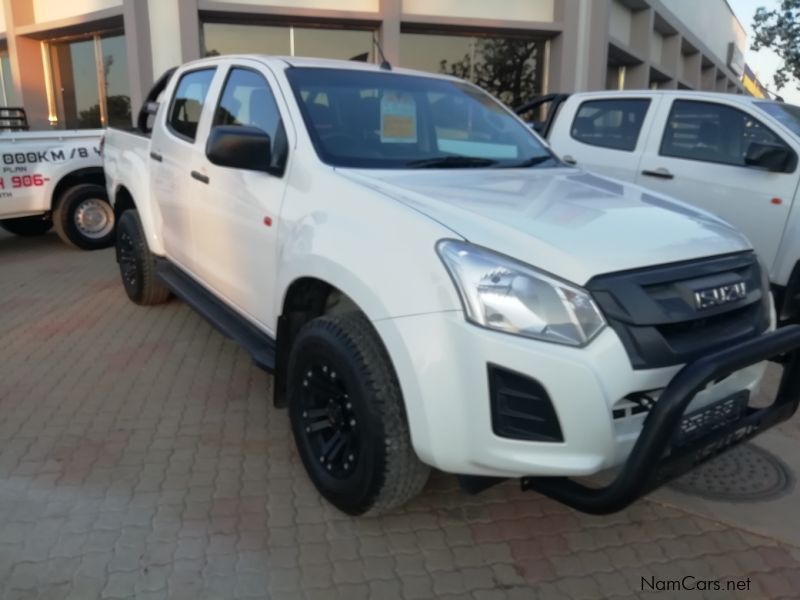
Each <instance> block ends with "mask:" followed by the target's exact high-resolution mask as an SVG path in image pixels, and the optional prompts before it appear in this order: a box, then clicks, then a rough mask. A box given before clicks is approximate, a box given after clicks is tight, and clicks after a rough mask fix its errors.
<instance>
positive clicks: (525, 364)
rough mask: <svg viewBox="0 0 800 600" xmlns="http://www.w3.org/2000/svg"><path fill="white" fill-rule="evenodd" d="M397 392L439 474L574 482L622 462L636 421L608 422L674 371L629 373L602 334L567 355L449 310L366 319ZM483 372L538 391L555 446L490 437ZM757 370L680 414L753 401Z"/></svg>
mask: <svg viewBox="0 0 800 600" xmlns="http://www.w3.org/2000/svg"><path fill="white" fill-rule="evenodd" d="M374 325H375V327H376V329H377V330H378V333H379V334H380V337H381V339H382V340H383V342H384V344H385V346H386V348H387V350H388V352H389V355H390V357H391V359H392V363H393V365H394V367H395V371H396V373H397V376H398V380H399V383H400V386H401V389H402V391H403V397H404V399H405V405H406V413H407V417H408V421H409V425H410V430H411V439H412V443H413V445H414V449H415V451H416V453H417V455H418V456H419V457H420V459H421V460H423V461H424V462H426V463H427V464H429V465H431V466H433V467H436V468H437V469H439V470H442V471H445V472H448V473H456V474H459V475H470V476H486V477H505V478H508V477H513V478H518V477H525V476H529V475H536V476H543V477H582V476H587V475H594V474H597V473H598V472H601V471H604V470H606V469H609V468H612V467H617V466H619V465H621V464H623V463H624V462H625V460H626V459H627V458H628V456H629V455H630V452H631V449H632V448H633V446H634V443H635V442H636V439H637V437H638V435H639V432H640V431H641V429H642V425H643V422H644V420H645V416H646V414H637V415H635V416H626V417H625V418H623V419H618V418H617V417H615V416H614V413H615V412H617V409H618V408H619V407H620V405H621V403H622V404H624V403H625V398H626V397H627V396H628V395H630V394H632V393H635V392H640V391H644V390H663V389H665V388H666V387H667V385H668V384H669V382H670V381H671V380H672V379H673V378H674V377H675V375H676V374H677V373H678V371H679V370H680V366H673V367H664V368H659V369H634V368H633V367H632V366H631V362H630V359H629V357H628V355H627V353H626V351H625V348H624V347H623V345H622V343H621V342H620V340H619V338H618V337H617V335H616V333H615V332H614V331H612V330H610V329H606V330H605V331H604V332H603V333H601V334H600V335H599V336H598V337H597V338H596V339H595V340H593V341H592V343H591V344H589V345H588V346H586V347H583V348H572V347H568V346H560V345H557V344H550V343H546V342H539V341H536V340H530V339H525V338H522V337H519V336H513V335H508V334H505V333H500V332H496V331H491V330H488V329H483V328H480V327H476V326H475V325H472V324H470V323H468V322H467V321H466V320H465V319H464V316H463V313H462V312H461V311H460V310H459V311H451V312H442V313H428V314H423V315H412V316H408V317H398V318H394V319H381V320H378V321H375V322H374ZM487 365H496V366H499V367H502V368H504V369H506V370H509V371H513V372H515V373H518V374H520V375H523V376H526V377H529V378H533V379H536V380H537V381H538V382H539V383H540V384H541V386H542V387H543V388H544V389H545V390H546V392H547V394H548V396H549V398H550V399H552V404H553V407H554V409H555V412H556V414H557V417H558V421H559V424H560V427H561V430H562V431H563V441H558V442H552V441H550V442H548V441H528V440H521V439H510V438H508V437H502V436H500V435H497V434H496V433H495V431H494V430H493V427H492V411H491V404H490V396H491V391H490V386H489V378H488V377H487ZM765 368H766V365H765V364H763V363H760V364H755V365H751V366H749V367H747V368H745V369H742V370H740V371H737V372H736V373H734V374H732V375H731V376H730V377H727V378H726V379H724V380H723V381H720V382H718V383H717V384H715V385H712V386H709V387H708V388H707V389H704V390H702V391H700V392H699V393H698V394H697V395H696V397H695V398H694V399H693V400H692V402H691V405H690V406H689V410H692V411H693V410H697V409H700V408H703V407H704V406H706V405H708V404H710V403H713V402H715V401H717V400H719V399H721V398H725V397H727V396H730V395H731V394H734V393H736V392H739V391H742V390H746V391H748V392H749V393H751V394H755V393H756V391H757V388H758V385H759V383H760V381H761V378H762V376H763V372H764V369H765Z"/></svg>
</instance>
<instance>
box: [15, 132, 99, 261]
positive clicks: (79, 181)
mask: <svg viewBox="0 0 800 600" xmlns="http://www.w3.org/2000/svg"><path fill="white" fill-rule="evenodd" d="M102 135H103V130H100V129H87V130H82V131H59V132H48V131H35V132H34V131H31V132H28V131H19V132H13V133H3V134H0V227H2V228H3V229H6V230H7V231H10V232H11V233H14V234H16V235H20V236H37V235H43V234H45V233H47V232H48V231H50V229H51V228H55V230H56V233H57V234H58V235H59V237H60V238H61V239H62V240H63V241H64V242H66V243H67V244H70V245H72V246H76V247H78V248H82V249H85V250H94V249H98V248H105V247H108V246H110V245H111V244H113V243H114V212H113V211H112V210H111V206H110V205H109V203H108V199H107V197H106V189H105V180H104V178H103V159H102V158H101V156H100V140H101V138H102Z"/></svg>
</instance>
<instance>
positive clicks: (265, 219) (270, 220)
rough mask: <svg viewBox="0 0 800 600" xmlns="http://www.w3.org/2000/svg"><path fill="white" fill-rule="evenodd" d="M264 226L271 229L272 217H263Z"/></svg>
mask: <svg viewBox="0 0 800 600" xmlns="http://www.w3.org/2000/svg"><path fill="white" fill-rule="evenodd" d="M264 225H266V226H267V227H272V217H264Z"/></svg>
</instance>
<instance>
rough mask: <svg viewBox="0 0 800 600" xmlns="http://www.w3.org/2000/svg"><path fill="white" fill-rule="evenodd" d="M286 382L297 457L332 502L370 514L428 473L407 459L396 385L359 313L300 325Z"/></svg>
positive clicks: (402, 496)
mask: <svg viewBox="0 0 800 600" xmlns="http://www.w3.org/2000/svg"><path fill="white" fill-rule="evenodd" d="M287 383H288V397H289V418H290V420H291V424H292V432H293V434H294V438H295V442H296V444H297V449H298V452H299V453H300V457H301V458H302V460H303V464H304V465H305V468H306V470H307V471H308V474H309V477H310V478H311V481H312V482H313V483H314V485H315V486H316V488H317V489H318V490H319V492H320V493H321V494H322V495H323V496H324V497H325V498H326V499H327V500H328V501H329V502H330V503H331V504H333V505H334V506H336V507H337V508H338V509H339V510H341V511H343V512H345V513H348V514H351V515H360V514H364V513H366V512H371V513H373V514H377V513H380V512H384V511H388V510H391V509H393V508H396V507H398V506H401V505H402V504H404V503H406V502H407V501H408V500H410V499H411V498H413V497H414V496H416V495H417V494H418V493H419V492H420V491H421V490H422V488H423V487H424V486H425V482H426V481H427V479H428V474H429V472H430V469H429V467H428V466H427V465H425V464H423V463H422V462H421V461H420V460H419V458H417V455H416V454H415V453H414V449H413V447H412V445H411V437H410V435H409V429H408V421H407V419H406V414H405V408H404V406H403V397H402V393H401V390H400V385H399V383H398V381H397V377H396V376H395V373H394V369H393V368H392V365H391V362H390V360H389V356H388V354H387V353H386V349H385V348H384V347H383V344H382V343H381V341H380V338H379V337H378V334H377V333H376V331H375V330H374V328H373V327H372V324H371V323H370V322H369V321H368V320H367V319H366V317H365V316H364V315H362V314H361V313H355V312H354V313H348V314H343V315H336V316H324V317H319V318H316V319H313V320H312V321H309V322H308V323H307V324H306V325H304V326H303V328H302V329H301V330H300V332H299V333H298V336H297V339H296V340H295V342H294V344H293V345H292V350H291V356H290V358H289V373H288V377H287Z"/></svg>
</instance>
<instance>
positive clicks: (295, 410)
mask: <svg viewBox="0 0 800 600" xmlns="http://www.w3.org/2000/svg"><path fill="white" fill-rule="evenodd" d="M140 124H141V129H142V131H141V132H139V133H127V132H122V131H118V130H113V129H112V130H110V131H109V133H108V136H107V140H106V144H105V170H106V176H107V183H108V191H109V194H110V197H111V198H112V199H113V203H114V208H115V212H116V213H117V215H118V216H119V225H118V236H117V258H118V261H119V265H120V271H121V274H122V280H123V284H124V285H125V289H126V291H127V293H128V295H129V297H130V298H131V300H133V301H134V302H137V303H139V304H154V303H157V302H163V301H165V300H167V298H168V297H169V295H170V293H171V292H174V293H175V294H177V295H178V296H180V297H181V298H183V299H184V300H186V301H187V302H188V303H190V304H191V305H192V306H193V307H194V308H196V309H197V310H198V311H200V312H201V313H203V314H204V315H205V316H206V317H208V318H209V319H210V320H211V321H212V322H213V323H214V324H215V325H216V326H217V327H219V328H220V329H221V330H222V331H224V332H225V333H227V334H228V335H230V336H231V337H233V338H234V339H236V340H238V341H239V342H240V343H242V344H243V345H244V346H245V347H246V348H247V349H248V350H249V351H250V352H251V353H252V355H253V357H254V360H255V361H256V363H257V364H258V365H259V366H261V367H263V368H266V369H269V370H273V371H274V372H275V386H274V387H275V402H276V404H277V405H278V406H288V408H289V416H290V418H291V422H292V429H293V432H294V436H295V440H296V442H297V447H298V450H299V453H300V456H301V457H302V459H303V462H304V464H305V466H306V469H307V470H308V473H309V475H310V477H311V479H312V480H313V482H314V483H315V485H316V486H317V487H318V489H319V490H320V491H321V493H322V494H323V495H324V496H325V497H326V498H327V499H328V500H330V501H331V502H332V503H333V504H335V505H336V506H337V507H339V508H340V509H342V510H344V511H346V512H349V513H352V514H360V513H364V512H366V511H379V510H385V509H389V508H392V507H395V506H398V505H400V504H402V503H403V502H405V501H407V500H408V499H410V498H412V497H413V496H414V495H415V494H416V493H417V492H419V490H420V489H421V488H422V486H423V485H424V483H425V480H426V478H427V475H428V469H429V467H430V466H433V467H436V468H439V469H442V470H444V471H449V472H451V473H457V474H459V475H460V476H461V481H462V483H463V484H464V487H465V488H466V489H468V490H472V491H476V490H479V489H481V488H483V487H485V486H486V485H489V484H491V483H493V482H494V481H497V480H498V479H499V478H503V477H522V478H523V480H522V481H523V486H524V487H525V488H533V489H539V490H542V491H544V492H545V493H547V494H550V495H551V496H553V497H555V498H557V499H559V500H562V501H564V502H567V503H569V504H571V505H572V506H576V507H578V508H580V509H582V510H588V511H592V512H609V511H613V510H618V509H620V508H622V507H624V506H626V505H627V504H628V503H630V502H632V501H633V500H635V499H636V498H637V497H639V496H640V495H641V494H643V493H646V492H647V491H649V490H650V489H652V488H653V487H654V486H657V485H659V484H660V483H662V482H663V481H665V480H668V479H669V478H671V477H674V476H675V475H676V474H678V473H680V472H683V471H685V470H686V469H688V468H691V467H692V466H693V465H694V464H695V463H696V462H699V461H701V460H703V459H705V458H707V457H708V456H710V455H712V454H713V453H715V452H717V451H719V450H721V449H724V448H726V447H728V446H730V445H732V444H734V443H736V442H739V441H741V440H743V439H746V438H748V437H750V436H752V435H754V434H755V433H757V432H759V431H760V430H762V429H765V428H767V427H769V426H771V425H773V424H774V423H776V422H778V421H780V420H783V419H786V418H788V417H789V416H790V415H791V414H792V413H793V412H794V410H795V409H796V407H797V393H796V388H797V381H796V376H795V377H794V378H792V375H791V374H792V373H796V372H797V369H794V370H792V369H787V371H786V373H788V374H789V375H787V377H786V385H785V386H784V387H783V388H782V391H781V393H780V394H779V396H778V398H777V400H776V401H775V403H774V404H773V405H771V406H770V407H768V408H762V409H756V408H751V407H749V406H748V401H749V399H750V397H751V396H752V395H753V393H754V392H755V390H756V388H757V387H758V385H759V382H760V381H761V378H762V374H763V372H764V369H765V363H764V361H765V359H768V358H770V357H772V356H776V355H786V354H787V353H789V352H791V351H793V350H794V348H795V347H796V346H797V345H798V343H800V329H798V328H786V329H784V330H781V331H779V332H773V331H772V329H773V328H774V323H775V318H774V311H772V309H771V303H770V293H769V287H768V284H767V280H766V275H765V271H764V270H763V269H762V267H761V265H760V264H759V262H758V260H757V259H756V256H755V255H754V254H753V252H752V250H751V248H750V245H749V244H748V243H747V241H746V240H745V238H744V237H743V236H742V235H741V234H739V233H738V232H737V231H736V230H734V229H733V228H731V227H730V226H729V225H727V224H725V223H724V222H722V221H720V220H719V219H717V218H716V217H713V216H711V215H709V214H707V213H704V212H701V211H698V210H694V209H689V208H687V207H685V206H683V205H680V204H675V203H673V202H672V201H670V200H669V199H667V198H665V197H663V196H659V195H656V194H653V193H649V192H646V191H644V190H643V189H641V188H639V187H636V186H634V185H623V184H620V183H617V182H614V181H610V180H608V179H605V178H603V177H599V176H596V175H590V174H588V173H585V172H583V171H581V170H579V169H576V168H573V167H569V166H567V165H564V164H563V163H562V162H561V161H559V160H558V158H556V157H555V156H554V155H553V154H552V153H551V152H550V150H549V149H548V148H546V147H545V146H544V145H543V144H542V143H541V142H540V141H539V139H538V138H537V137H536V136H535V135H534V134H533V133H532V132H531V131H530V130H529V129H528V128H527V127H526V126H525V125H524V123H523V122H522V121H520V120H519V119H518V118H517V117H516V116H515V115H514V114H513V113H512V112H510V111H509V110H507V109H506V108H505V107H504V106H503V105H501V104H500V103H499V102H497V101H496V100H494V99H493V98H492V97H490V96H488V95H487V94H486V93H485V92H483V91H481V90H480V89H478V88H477V87H475V86H473V85H471V84H469V83H465V82H463V81H461V80H458V79H455V78H450V77H443V76H435V75H430V74H426V73H418V72H413V71H405V70H399V69H398V70H387V69H381V68H378V67H376V66H371V65H364V64H357V63H349V62H337V61H322V60H311V59H298V58H278V57H267V56H232V57H216V58H207V59H203V60H200V61H196V62H193V63H190V64H187V65H184V66H183V67H181V68H180V69H178V70H177V71H176V72H175V73H174V74H168V75H167V76H165V77H164V78H163V79H162V80H161V81H160V82H159V84H157V86H156V87H155V88H154V90H153V91H152V92H151V94H150V98H149V101H148V103H147V104H146V105H145V110H144V112H143V114H142V116H141V118H140ZM793 356H794V354H793V353H792V354H789V355H788V358H786V360H790V359H791V360H793V358H792V357H793ZM687 365H688V366H687ZM623 464H624V467H623V469H622V472H621V473H620V475H619V476H618V477H617V479H616V480H615V481H614V483H612V484H611V485H610V486H608V487H606V488H602V489H595V488H587V487H584V486H582V485H580V484H578V483H575V482H573V481H572V480H570V479H567V478H569V477H574V476H583V475H592V474H595V473H598V472H599V471H602V470H604V469H608V468H610V467H616V466H620V465H623Z"/></svg>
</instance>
